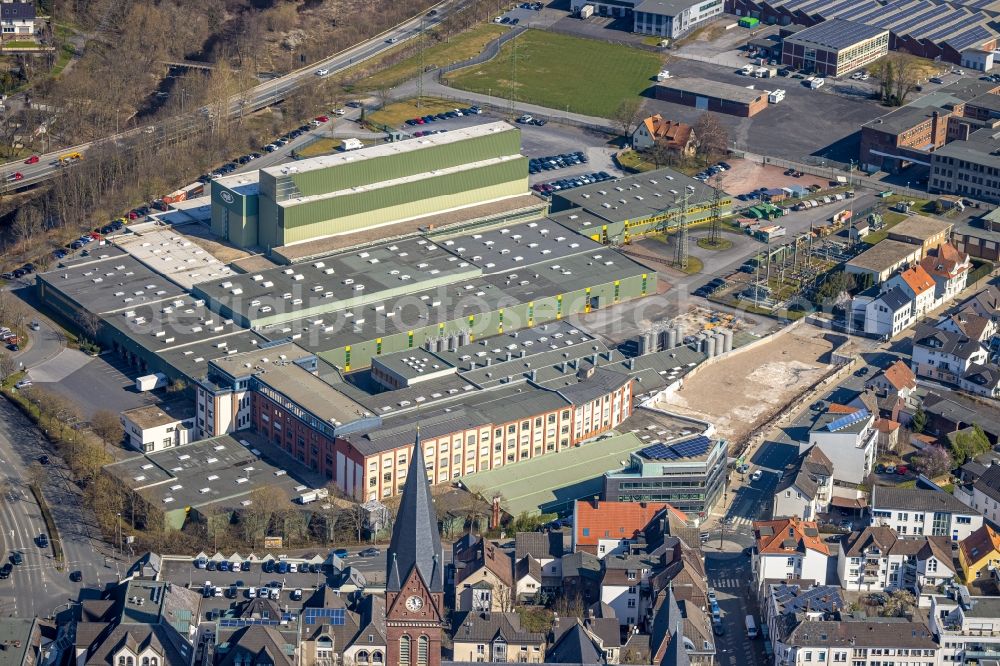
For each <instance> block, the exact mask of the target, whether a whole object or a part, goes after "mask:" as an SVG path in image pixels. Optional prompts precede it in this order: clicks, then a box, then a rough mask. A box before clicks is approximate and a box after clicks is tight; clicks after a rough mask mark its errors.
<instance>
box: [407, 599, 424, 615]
mask: <svg viewBox="0 0 1000 666" xmlns="http://www.w3.org/2000/svg"><path fill="white" fill-rule="evenodd" d="M423 607H424V600H423V599H421V598H420V597H417V596H413V597H407V598H406V609H407V610H409V611H411V612H413V613H416V612H417V611H418V610H420V609H421V608H423Z"/></svg>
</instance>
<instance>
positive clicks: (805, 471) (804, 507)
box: [771, 446, 833, 520]
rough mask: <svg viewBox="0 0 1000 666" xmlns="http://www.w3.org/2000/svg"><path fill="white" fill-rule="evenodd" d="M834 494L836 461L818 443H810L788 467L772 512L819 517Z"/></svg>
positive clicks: (776, 494) (787, 515)
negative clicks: (834, 463) (833, 461)
mask: <svg viewBox="0 0 1000 666" xmlns="http://www.w3.org/2000/svg"><path fill="white" fill-rule="evenodd" d="M832 497H833V463H832V462H831V461H830V459H829V458H828V457H827V456H826V454H825V453H823V450H822V449H820V448H818V447H815V446H813V447H810V448H809V449H807V450H806V451H805V452H803V453H801V454H799V457H798V459H797V460H796V461H795V462H794V463H793V464H791V465H789V466H788V469H786V470H785V473H784V474H783V475H782V477H781V479H780V480H779V481H778V485H777V487H776V488H775V490H774V499H773V506H772V509H773V510H772V512H771V515H772V516H773V517H775V518H790V517H796V518H801V519H802V520H816V516H817V514H819V513H825V512H826V511H827V510H828V509H829V507H830V499H831V498H832Z"/></svg>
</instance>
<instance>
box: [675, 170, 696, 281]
mask: <svg viewBox="0 0 1000 666" xmlns="http://www.w3.org/2000/svg"><path fill="white" fill-rule="evenodd" d="M693 189H694V188H693V187H692V186H691V185H688V186H687V187H685V188H684V194H683V195H682V198H681V214H680V217H679V218H678V219H677V253H676V255H675V257H674V263H676V264H677V267H678V268H680V269H681V270H682V271H683V270H687V267H688V257H689V252H688V198H689V197H690V196H691V190H693Z"/></svg>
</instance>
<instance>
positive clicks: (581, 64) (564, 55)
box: [447, 30, 660, 118]
mask: <svg viewBox="0 0 1000 666" xmlns="http://www.w3.org/2000/svg"><path fill="white" fill-rule="evenodd" d="M515 42H516V53H517V83H516V85H515V86H514V98H515V99H517V100H519V101H522V102H529V103H533V104H539V105H541V106H545V107H548V108H551V109H561V110H569V111H571V112H575V113H582V114H585V115H590V116H597V117H600V118H608V117H610V116H611V115H612V114H613V113H614V110H615V108H616V107H617V106H618V105H619V104H620V103H621V101H622V100H623V99H626V98H628V97H634V96H636V95H639V94H641V93H642V92H643V91H644V90H646V89H647V88H649V87H650V86H652V85H653V81H652V77H653V76H654V75H655V74H656V72H657V71H658V70H659V67H660V60H659V57H658V56H657V55H656V54H655V53H650V52H647V51H640V50H638V49H631V48H628V47H624V46H621V45H619V44H608V43H605V42H601V41H597V40H593V39H583V38H580V37H573V36H570V35H562V34H558V33H552V32H541V31H539V30H528V31H526V32H525V33H524V34H522V35H521V36H520V37H518V38H517V39H516V40H512V41H510V42H508V43H507V44H505V45H504V46H503V48H502V49H501V50H500V55H499V56H497V57H496V58H494V59H493V60H491V61H489V62H487V63H484V64H482V65H476V66H474V67H467V68H465V69H462V70H459V71H457V72H453V73H451V74H449V75H448V77H447V79H448V82H449V83H450V84H451V85H453V86H455V87H456V88H461V89H463V90H469V91H472V92H478V93H486V94H491V95H496V96H498V97H508V96H509V95H510V90H511V80H512V78H513V67H512V64H513V63H512V58H511V55H512V53H514V51H515V45H514V43H515Z"/></svg>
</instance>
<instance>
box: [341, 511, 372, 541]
mask: <svg viewBox="0 0 1000 666" xmlns="http://www.w3.org/2000/svg"><path fill="white" fill-rule="evenodd" d="M343 517H344V520H345V521H346V522H347V524H348V525H349V526H350V527H351V530H352V531H353V532H354V533H355V535H356V536H357V538H358V543H361V537H362V536H363V534H364V531H365V528H366V527H367V526H368V512H367V511H366V510H365V508H364V507H362V506H361V505H360V504H352V505H351V506H350V508H348V509H346V510H345V511H344V513H343Z"/></svg>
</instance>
